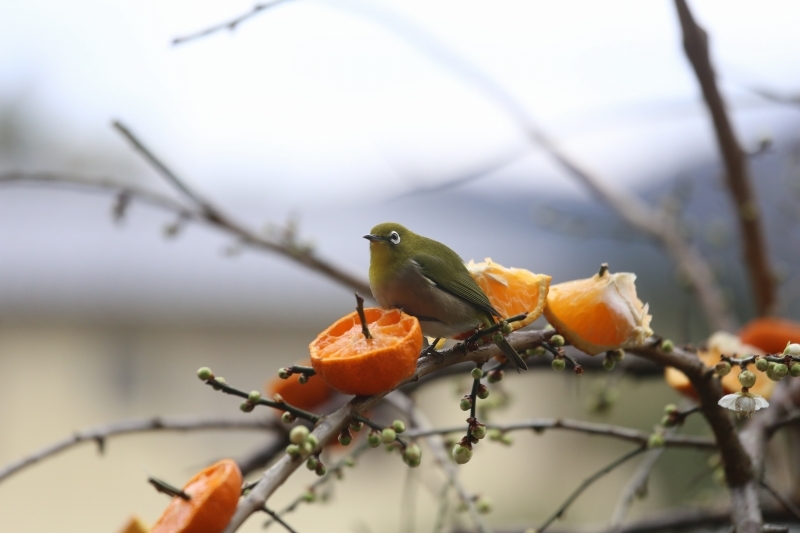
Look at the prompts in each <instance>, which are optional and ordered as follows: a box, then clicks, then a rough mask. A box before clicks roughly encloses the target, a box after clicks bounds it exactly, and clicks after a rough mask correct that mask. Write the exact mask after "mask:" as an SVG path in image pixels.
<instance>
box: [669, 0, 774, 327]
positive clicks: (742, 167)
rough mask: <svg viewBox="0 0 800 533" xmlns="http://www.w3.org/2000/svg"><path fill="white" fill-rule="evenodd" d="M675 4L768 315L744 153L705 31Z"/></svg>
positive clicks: (770, 281)
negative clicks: (720, 87)
mask: <svg viewBox="0 0 800 533" xmlns="http://www.w3.org/2000/svg"><path fill="white" fill-rule="evenodd" d="M675 7H676V9H677V11H678V18H679V19H680V23H681V30H682V31H683V48H684V50H685V52H686V57H687V58H688V59H689V62H690V63H691V64H692V68H693V69H694V72H695V74H696V75H697V81H698V82H699V83H700V88H701V89H702V91H703V98H704V99H705V102H706V106H707V107H708V110H709V112H710V113H711V119H712V121H713V123H714V131H715V132H716V134H717V144H718V145H719V150H720V152H721V155H722V159H723V162H724V164H725V169H726V177H727V184H728V190H729V191H730V193H731V196H732V199H733V203H734V206H735V207H736V215H737V219H738V220H739V229H740V231H741V236H742V248H743V250H742V253H743V255H744V262H745V264H746V265H747V269H748V272H749V274H750V288H751V290H752V291H753V296H754V297H755V301H756V310H757V312H758V314H759V315H769V314H772V313H773V312H774V310H775V304H776V294H775V276H774V274H773V270H772V267H771V266H770V263H769V255H768V254H767V245H766V241H765V239H764V231H763V228H762V224H761V214H760V211H759V208H758V203H757V201H756V197H755V191H754V190H753V187H752V185H751V183H750V181H751V178H750V171H749V169H748V161H747V156H746V154H745V152H744V150H742V148H741V145H740V144H739V141H738V140H737V139H736V134H735V133H734V131H733V127H732V126H731V123H730V119H729V118H728V114H727V112H726V110H725V102H724V101H723V100H722V96H721V95H720V93H719V90H718V89H717V82H716V75H715V73H714V67H713V65H712V64H711V57H710V54H709V48H708V34H707V33H706V32H705V30H704V29H703V28H701V27H700V26H699V25H698V24H697V22H696V21H695V20H694V17H693V16H692V12H691V11H690V10H689V6H688V5H687V3H686V0H675Z"/></svg>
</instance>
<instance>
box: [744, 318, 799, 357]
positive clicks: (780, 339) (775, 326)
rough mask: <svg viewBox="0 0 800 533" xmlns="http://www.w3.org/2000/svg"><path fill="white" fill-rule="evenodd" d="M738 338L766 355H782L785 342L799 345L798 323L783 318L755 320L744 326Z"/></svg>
mask: <svg viewBox="0 0 800 533" xmlns="http://www.w3.org/2000/svg"><path fill="white" fill-rule="evenodd" d="M739 338H740V339H742V342H743V343H745V344H751V345H753V346H757V347H758V348H761V349H762V350H764V351H765V352H767V353H783V350H784V348H786V343H787V342H797V343H800V323H797V322H794V321H793V320H786V319H784V318H774V317H764V318H756V319H755V320H751V321H750V322H748V323H747V324H745V325H744V327H743V328H742V329H741V330H740V331H739Z"/></svg>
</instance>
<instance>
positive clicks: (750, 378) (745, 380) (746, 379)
mask: <svg viewBox="0 0 800 533" xmlns="http://www.w3.org/2000/svg"><path fill="white" fill-rule="evenodd" d="M739 383H741V384H742V387H747V388H748V389H749V388H750V387H752V386H753V385H755V384H756V375H755V374H753V373H752V372H750V371H749V370H745V371H744V372H742V373H740V374H739Z"/></svg>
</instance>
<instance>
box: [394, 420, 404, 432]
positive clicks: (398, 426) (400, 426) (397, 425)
mask: <svg viewBox="0 0 800 533" xmlns="http://www.w3.org/2000/svg"><path fill="white" fill-rule="evenodd" d="M392 429H393V430H394V432H395V433H402V432H404V431H405V430H406V425H405V423H404V422H403V421H402V420H395V421H394V422H392Z"/></svg>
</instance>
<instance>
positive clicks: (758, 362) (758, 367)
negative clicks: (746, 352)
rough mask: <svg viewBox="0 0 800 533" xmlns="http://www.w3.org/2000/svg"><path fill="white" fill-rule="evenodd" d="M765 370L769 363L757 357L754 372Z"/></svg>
mask: <svg viewBox="0 0 800 533" xmlns="http://www.w3.org/2000/svg"><path fill="white" fill-rule="evenodd" d="M767 368H769V361H767V360H766V359H764V358H763V357H759V358H758V359H757V360H756V370H758V371H759V372H766V371H767Z"/></svg>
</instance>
